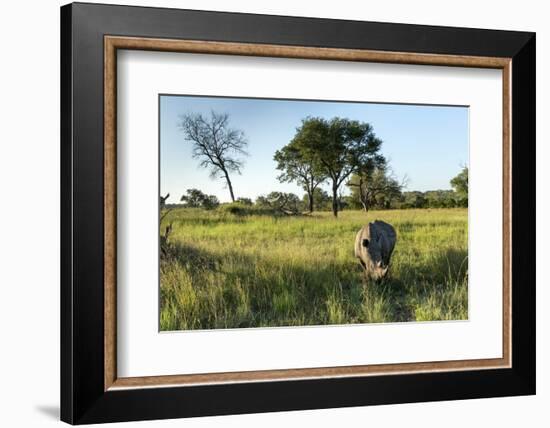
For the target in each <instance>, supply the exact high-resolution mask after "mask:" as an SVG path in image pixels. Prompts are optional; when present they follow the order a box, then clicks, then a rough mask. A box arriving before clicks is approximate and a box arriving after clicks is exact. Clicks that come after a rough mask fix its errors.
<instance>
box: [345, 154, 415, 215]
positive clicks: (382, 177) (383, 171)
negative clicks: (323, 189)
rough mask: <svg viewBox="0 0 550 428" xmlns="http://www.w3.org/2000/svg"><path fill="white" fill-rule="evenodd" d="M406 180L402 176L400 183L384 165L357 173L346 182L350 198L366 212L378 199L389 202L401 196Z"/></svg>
mask: <svg viewBox="0 0 550 428" xmlns="http://www.w3.org/2000/svg"><path fill="white" fill-rule="evenodd" d="M407 182H408V178H407V176H404V177H403V179H402V180H401V182H399V181H398V180H397V178H396V177H395V174H394V173H393V171H392V170H391V168H390V167H388V166H387V165H386V164H382V165H381V166H376V167H373V168H369V169H367V170H362V171H359V172H358V173H356V174H354V175H353V176H352V177H351V179H350V180H349V181H348V183H347V186H348V187H350V189H351V191H352V197H354V198H357V199H358V200H359V202H361V205H362V206H363V210H364V211H365V212H366V211H368V210H369V208H370V207H371V206H372V205H374V204H375V203H376V201H377V198H379V197H385V198H387V199H389V200H391V199H394V198H397V197H399V196H400V195H401V191H402V190H403V188H404V187H406V186H407Z"/></svg>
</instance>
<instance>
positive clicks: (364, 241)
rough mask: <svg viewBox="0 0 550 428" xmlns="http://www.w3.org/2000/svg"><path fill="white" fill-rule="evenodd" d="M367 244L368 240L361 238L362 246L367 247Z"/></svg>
mask: <svg viewBox="0 0 550 428" xmlns="http://www.w3.org/2000/svg"><path fill="white" fill-rule="evenodd" d="M368 246H369V240H368V239H363V247H365V248H367V247H368Z"/></svg>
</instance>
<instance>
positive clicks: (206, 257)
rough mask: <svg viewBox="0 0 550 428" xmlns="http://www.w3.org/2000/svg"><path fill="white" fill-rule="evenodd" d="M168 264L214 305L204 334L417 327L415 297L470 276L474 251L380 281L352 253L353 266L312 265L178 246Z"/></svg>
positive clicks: (203, 318) (443, 255)
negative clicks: (301, 327) (469, 263)
mask: <svg viewBox="0 0 550 428" xmlns="http://www.w3.org/2000/svg"><path fill="white" fill-rule="evenodd" d="M163 263H164V264H170V263H176V264H177V265H179V266H180V267H181V268H183V269H185V270H186V271H187V272H188V273H189V274H190V275H191V277H192V283H193V288H194V289H195V291H196V293H197V295H198V296H199V297H198V299H199V300H200V299H210V300H209V302H210V304H209V306H208V305H204V306H201V307H202V308H203V309H201V310H200V311H199V312H200V313H201V315H200V320H199V321H198V322H197V323H196V324H194V325H197V326H198V327H196V328H198V329H211V328H244V327H266V326H270V327H275V326H296V325H327V324H349V323H365V322H405V321H411V320H414V319H415V316H414V309H413V308H412V307H411V297H412V296H413V297H414V298H422V293H429V291H430V287H435V286H438V284H443V283H445V281H446V280H448V279H449V278H456V279H459V278H461V277H463V276H464V275H466V274H467V252H466V251H463V250H456V249H446V250H444V251H441V252H437V254H436V255H435V257H432V258H428V259H425V260H423V262H422V263H420V264H417V265H416V266H415V267H411V268H410V269H408V268H405V269H403V267H402V266H401V269H400V271H399V274H398V275H396V274H392V271H391V267H390V274H389V275H388V277H386V278H384V279H382V280H378V281H373V280H368V279H367V278H366V277H365V275H364V274H363V271H362V268H361V267H360V265H359V263H358V262H356V260H355V258H353V256H352V254H350V258H349V262H348V261H346V262H344V263H342V262H337V261H334V262H331V263H328V264H319V263H315V262H312V264H311V265H305V264H302V263H294V262H293V260H292V259H289V260H287V261H285V262H284V263H281V261H280V260H276V259H270V258H269V257H266V256H265V255H264V256H263V257H262V256H259V255H258V256H253V255H249V254H244V253H243V252H241V251H238V250H235V251H234V250H232V249H230V248H220V251H219V252H216V253H214V252H211V251H208V250H205V249H201V248H199V247H197V246H194V245H191V244H189V243H182V242H175V243H172V244H170V245H169V248H168V250H167V252H166V255H164V256H163V257H162V258H161V269H162V265H163ZM207 287H211V289H210V290H206V288H207ZM216 293H217V294H216ZM214 294H216V296H217V297H216V298H215V299H214V300H212V296H213V295H214ZM201 296H202V297H201ZM212 301H216V302H217V303H216V304H215V305H212V304H211V303H212ZM198 304H200V303H198ZM239 305H240V306H239ZM243 305H244V306H243ZM366 305H367V306H368V305H370V306H372V308H368V307H367V308H366ZM376 305H378V306H380V307H381V309H380V308H378V309H376V307H375V306H376ZM213 307H215V309H212V308H213ZM205 308H206V309H205ZM366 309H367V310H370V311H371V312H369V315H367V316H366V315H365V310H366ZM375 309H376V310H378V312H376V313H375V314H374V315H373V313H374V312H373V311H375ZM161 310H162V308H161ZM207 311H214V312H212V313H206V312H207ZM169 329H177V328H169Z"/></svg>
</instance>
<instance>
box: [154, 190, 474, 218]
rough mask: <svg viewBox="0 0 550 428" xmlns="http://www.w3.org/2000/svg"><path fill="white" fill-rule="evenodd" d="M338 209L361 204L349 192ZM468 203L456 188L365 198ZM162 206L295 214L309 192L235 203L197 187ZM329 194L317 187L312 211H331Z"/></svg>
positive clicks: (376, 203)
mask: <svg viewBox="0 0 550 428" xmlns="http://www.w3.org/2000/svg"><path fill="white" fill-rule="evenodd" d="M338 205H339V207H338V209H339V211H341V210H364V211H367V209H365V206H364V205H363V203H362V202H361V200H360V199H359V198H357V197H356V196H355V195H354V194H353V193H352V194H351V195H341V196H339V197H338ZM467 206H468V195H467V193H461V192H460V191H457V190H429V191H426V192H419V191H406V192H401V191H399V192H391V193H380V194H379V195H376V197H374V198H373V199H372V200H371V201H369V207H368V209H376V210H391V209H409V208H458V207H467ZM165 207H166V208H176V207H186V208H202V209H206V210H211V209H222V210H224V211H227V212H229V213H233V214H240V213H248V212H250V213H252V212H254V211H255V210H258V211H260V210H262V211H271V212H278V213H282V214H289V215H291V214H298V213H301V212H305V211H310V207H311V205H310V199H309V195H308V194H307V193H305V194H304V195H303V196H302V197H299V196H298V195H296V194H294V193H284V192H275V191H274V192H270V193H268V194H266V195H261V196H258V197H257V198H256V199H255V200H252V199H250V198H237V199H236V200H235V202H231V203H220V201H219V200H218V198H217V197H216V196H214V195H207V194H205V193H203V192H202V191H200V190H199V189H188V190H187V191H186V194H185V195H183V196H182V198H181V203H180V204H166V205H165ZM332 209H333V207H332V197H331V196H330V195H329V194H328V192H326V191H325V190H323V189H320V188H317V189H315V191H314V192H313V211H332Z"/></svg>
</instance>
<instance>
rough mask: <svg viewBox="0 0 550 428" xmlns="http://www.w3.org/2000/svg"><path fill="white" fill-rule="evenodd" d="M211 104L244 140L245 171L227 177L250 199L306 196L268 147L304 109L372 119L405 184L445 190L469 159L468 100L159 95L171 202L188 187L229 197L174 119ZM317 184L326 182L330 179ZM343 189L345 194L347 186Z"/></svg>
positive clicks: (289, 131)
mask: <svg viewBox="0 0 550 428" xmlns="http://www.w3.org/2000/svg"><path fill="white" fill-rule="evenodd" d="M212 110H214V111H216V112H219V113H227V114H229V119H230V124H231V126H232V127H234V128H238V129H241V130H242V131H244V133H245V135H246V137H247V139H248V152H249V156H248V157H246V158H245V166H244V168H243V170H242V175H240V176H239V175H236V174H234V175H233V179H232V182H233V187H234V190H235V195H236V197H248V198H252V199H255V198H256V197H257V196H258V195H261V194H266V193H269V192H270V191H284V192H294V193H296V194H298V195H299V196H300V197H301V196H302V195H303V193H304V192H303V190H301V189H300V188H299V186H297V185H296V184H294V183H279V181H278V180H277V176H278V175H279V174H280V171H278V170H277V169H276V163H275V162H274V161H273V154H274V153H275V151H276V150H278V149H280V148H282V147H283V146H284V145H285V144H287V143H288V142H289V141H290V140H291V139H292V137H293V136H294V134H295V133H296V128H297V127H298V126H300V124H301V120H302V119H303V118H305V117H307V116H316V117H324V118H326V119H330V118H332V117H334V116H340V117H347V118H349V119H356V120H360V121H363V122H368V123H370V124H371V125H372V126H373V127H374V132H375V133H376V135H377V136H378V137H379V138H380V139H382V141H383V144H382V149H381V152H382V154H383V155H384V156H386V158H388V159H390V165H391V167H392V169H393V171H394V173H395V174H396V175H397V177H398V178H401V177H403V176H404V175H407V177H408V186H407V190H420V191H425V190H435V189H449V188H450V184H449V181H450V179H451V178H452V177H454V176H455V175H456V174H458V172H460V169H461V166H462V165H467V164H468V135H469V131H468V108H467V107H454V106H424V105H402V104H375V103H350V102H334V101H296V100H276V99H253V98H221V97H198V96H173V95H161V96H160V186H161V194H163V195H165V194H166V193H168V192H169V193H170V195H171V196H170V199H169V200H168V202H171V203H174V202H177V201H179V199H180V197H181V195H183V194H184V193H185V190H186V189H190V188H198V189H201V190H202V191H203V192H205V193H207V194H212V195H216V196H217V197H218V198H219V199H220V201H222V202H227V201H229V200H230V197H229V191H228V189H227V188H226V187H225V181H224V180H219V179H216V180H212V179H211V178H210V177H209V173H208V171H207V170H205V169H202V168H200V167H199V160H197V159H193V158H192V157H191V150H192V143H191V142H189V141H186V140H185V138H184V134H183V132H182V131H180V130H179V128H178V126H177V125H178V120H179V117H180V115H182V114H186V113H190V112H194V113H203V114H206V115H210V112H211V111H212ZM322 187H324V188H325V189H328V185H327V184H325V185H324V186H322ZM342 190H344V192H343V193H344V194H346V193H347V188H346V187H345V186H342Z"/></svg>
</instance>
